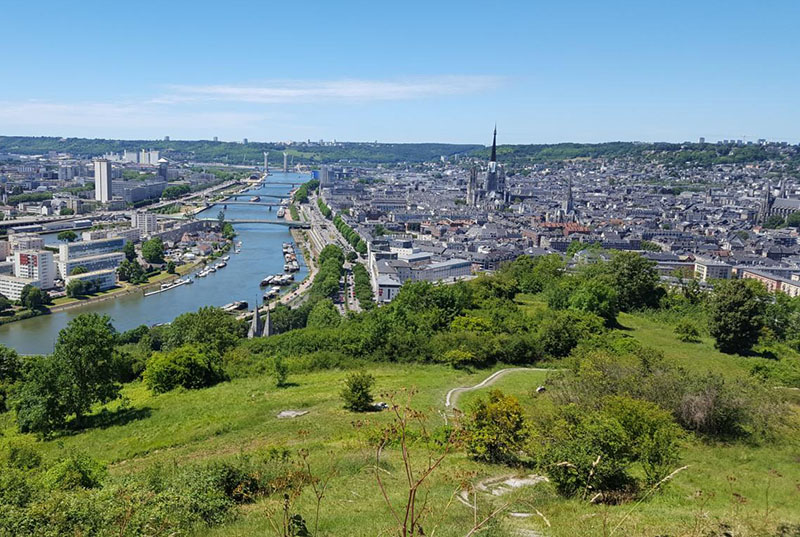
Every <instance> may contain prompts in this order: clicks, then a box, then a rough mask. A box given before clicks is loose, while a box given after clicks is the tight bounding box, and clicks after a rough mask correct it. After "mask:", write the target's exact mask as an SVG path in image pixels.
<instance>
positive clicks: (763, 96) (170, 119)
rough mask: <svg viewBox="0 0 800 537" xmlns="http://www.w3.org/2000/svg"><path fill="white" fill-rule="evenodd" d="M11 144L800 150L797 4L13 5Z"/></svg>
mask: <svg viewBox="0 0 800 537" xmlns="http://www.w3.org/2000/svg"><path fill="white" fill-rule="evenodd" d="M0 17H2V20H3V21H4V23H3V25H2V27H3V30H2V32H0V50H2V55H0V135H34V136H65V137H73V136H74V137H90V138H122V139H157V138H163V137H164V136H170V137H171V138H172V139H211V138H212V137H214V136H217V137H219V139H220V140H229V141H240V140H241V139H242V138H248V139H250V140H254V141H284V140H306V139H312V140H319V139H324V140H334V139H335V140H340V141H379V142H454V143H480V144H488V143H490V142H491V131H492V128H493V127H494V125H495V123H496V124H497V130H498V143H555V142H603V141H616V140H624V141H673V142H681V141H686V140H697V139H698V138H699V137H701V136H702V137H705V138H706V139H707V140H709V141H712V140H718V139H730V138H733V139H745V140H755V139H757V138H767V139H770V140H781V141H789V142H792V143H794V142H797V141H800V134H798V126H800V106H798V96H799V95H800V32H798V31H797V21H798V20H800V2H798V1H797V0H785V1H783V0H781V1H777V0H776V1H770V0H760V1H758V2H754V1H752V0H748V1H739V0H728V1H725V2H723V1H717V0H704V1H702V2H699V1H697V0H693V1H684V0H672V1H670V2H655V1H650V0H638V1H634V0H630V1H622V0H605V1H602V2H600V1H597V0H593V1H580V0H572V1H571V0H560V1H553V0H550V1H548V2H541V1H539V0H528V1H519V2H516V1H514V2H510V1H509V2H504V1H499V0H494V1H492V0H485V1H483V2H473V1H471V0H461V1H457V2H456V1H441V0H427V1H425V2H418V1H416V0H404V1H402V2H383V1H380V0H377V1H376V0H373V1H371V2H355V1H347V0H340V1H337V2H333V1H325V2H322V1H314V0H306V1H303V2H291V1H285V2H280V3H278V2H272V1H264V0H261V1H251V2H241V1H238V0H226V1H225V2H219V1H214V2H210V1H208V2H206V1H202V0H195V1H191V2H189V1H182V0H161V1H159V2H153V1H150V0H138V1H137V2H108V1H107V0H104V1H94V0H80V1H77V2H64V1H63V0H60V1H47V0H38V1H31V0H26V1H18V0H3V2H2V8H0Z"/></svg>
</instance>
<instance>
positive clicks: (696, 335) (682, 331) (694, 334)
mask: <svg viewBox="0 0 800 537" xmlns="http://www.w3.org/2000/svg"><path fill="white" fill-rule="evenodd" d="M673 331H674V332H675V335H676V336H678V339H680V340H681V341H683V342H684V343H698V342H699V341H700V331H699V330H697V327H696V326H695V325H693V324H692V323H690V322H689V321H680V322H679V323H678V324H676V325H675V329H674V330H673Z"/></svg>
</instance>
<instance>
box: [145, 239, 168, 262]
mask: <svg viewBox="0 0 800 537" xmlns="http://www.w3.org/2000/svg"><path fill="white" fill-rule="evenodd" d="M142 257H143V258H144V260H145V261H147V262H148V263H163V262H164V243H163V242H162V241H161V239H160V238H159V237H153V238H152V239H150V240H146V241H144V242H143V243H142Z"/></svg>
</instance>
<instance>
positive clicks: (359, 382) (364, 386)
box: [340, 371, 375, 412]
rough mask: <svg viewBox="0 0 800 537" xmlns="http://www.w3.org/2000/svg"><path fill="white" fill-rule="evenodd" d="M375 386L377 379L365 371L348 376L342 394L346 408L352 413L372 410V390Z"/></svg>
mask: <svg viewBox="0 0 800 537" xmlns="http://www.w3.org/2000/svg"><path fill="white" fill-rule="evenodd" d="M373 384H375V377H373V376H372V375H370V374H369V373H367V372H365V371H358V372H355V373H351V374H349V375H347V378H346V379H345V381H344V387H343V388H342V391H341V393H340V395H341V397H342V400H343V401H344V408H345V409H347V410H350V411H351V412H366V411H368V410H372V401H373V397H372V393H371V390H372V386H373Z"/></svg>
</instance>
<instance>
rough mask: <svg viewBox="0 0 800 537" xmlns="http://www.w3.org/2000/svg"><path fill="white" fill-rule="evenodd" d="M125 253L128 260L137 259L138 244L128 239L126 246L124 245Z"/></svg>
mask: <svg viewBox="0 0 800 537" xmlns="http://www.w3.org/2000/svg"><path fill="white" fill-rule="evenodd" d="M122 251H123V252H124V253H125V259H127V260H128V261H136V246H135V245H134V244H133V242H131V241H126V242H125V246H123V247H122Z"/></svg>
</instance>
